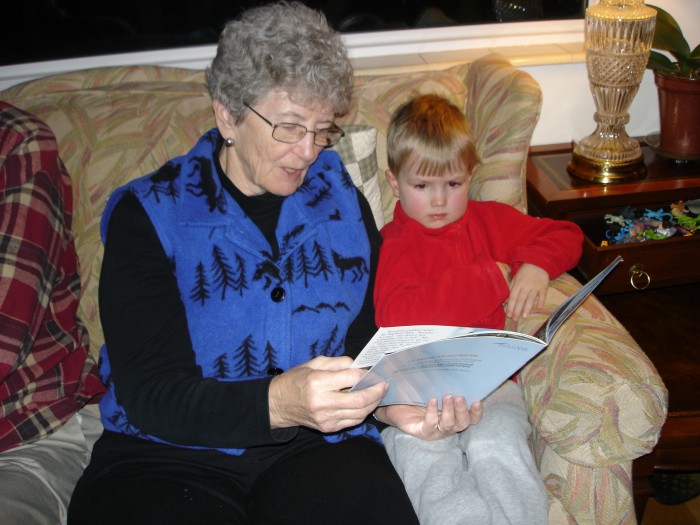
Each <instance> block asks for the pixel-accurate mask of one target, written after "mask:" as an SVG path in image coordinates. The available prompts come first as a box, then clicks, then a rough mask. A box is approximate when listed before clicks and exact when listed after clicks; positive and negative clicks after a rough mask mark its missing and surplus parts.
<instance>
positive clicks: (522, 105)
mask: <svg viewBox="0 0 700 525" xmlns="http://www.w3.org/2000/svg"><path fill="white" fill-rule="evenodd" d="M464 83H465V84H466V86H467V100H466V105H465V108H464V110H465V113H466V115H467V117H468V118H469V120H470V122H471V124H472V129H473V131H474V141H475V144H476V149H477V152H478V153H479V156H480V157H481V164H480V165H479V167H478V168H477V171H476V173H475V174H474V177H473V178H472V181H471V183H470V188H469V189H470V197H471V198H472V199H475V200H480V201H487V200H495V201H499V202H504V203H506V204H510V205H511V206H514V207H515V208H517V209H518V210H520V211H522V212H526V211H527V209H526V208H527V201H526V197H525V195H526V192H525V168H526V165H527V154H528V149H529V146H530V139H531V138H532V133H533V132H534V130H535V125H536V124H537V120H538V119H539V116H540V110H541V107H542V91H541V90H540V86H539V84H538V83H537V81H535V79H533V78H532V77H531V76H530V75H529V74H528V73H526V72H524V71H521V70H519V69H517V68H515V67H513V66H512V65H511V63H510V62H509V61H508V59H506V58H504V57H502V56H500V55H497V54H491V55H486V56H484V57H482V58H479V59H478V60H475V61H474V62H472V63H471V64H470V65H469V70H468V72H467V75H466V76H465V78H464Z"/></svg>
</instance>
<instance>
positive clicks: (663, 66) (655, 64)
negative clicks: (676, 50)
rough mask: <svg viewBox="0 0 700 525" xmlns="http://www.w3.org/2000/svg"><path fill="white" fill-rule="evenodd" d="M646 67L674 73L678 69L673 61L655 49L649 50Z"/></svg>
mask: <svg viewBox="0 0 700 525" xmlns="http://www.w3.org/2000/svg"><path fill="white" fill-rule="evenodd" d="M647 69H653V70H654V71H660V72H662V73H676V72H677V71H678V67H677V66H676V64H675V63H674V62H672V61H671V60H670V59H669V58H668V57H667V56H666V55H663V54H661V53H659V52H657V51H651V52H650V53H649V61H648V62H647Z"/></svg>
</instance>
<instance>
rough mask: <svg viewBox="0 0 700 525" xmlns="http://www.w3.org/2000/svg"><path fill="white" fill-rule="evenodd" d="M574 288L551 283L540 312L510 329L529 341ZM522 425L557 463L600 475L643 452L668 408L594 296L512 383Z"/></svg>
mask: <svg viewBox="0 0 700 525" xmlns="http://www.w3.org/2000/svg"><path fill="white" fill-rule="evenodd" d="M579 287H580V284H579V283H578V282H577V281H576V280H575V279H574V278H573V277H571V276H569V275H568V274H565V275H563V276H561V277H560V278H558V279H557V280H555V281H554V282H553V283H552V285H551V286H550V289H549V292H548V294H547V301H546V302H547V304H546V307H545V312H543V313H538V314H533V315H531V316H529V317H528V319H525V320H523V321H521V322H520V323H519V324H518V328H517V329H518V330H519V331H524V332H528V333H533V332H534V331H535V330H536V329H537V327H538V326H539V325H540V324H541V323H542V322H543V321H544V320H545V319H546V317H547V315H548V313H549V312H551V311H552V310H553V309H554V308H556V306H557V305H558V304H560V303H561V302H562V301H563V300H564V299H565V298H566V297H568V296H570V295H571V294H572V293H573V292H574V291H575V290H576V289H577V288H579ZM518 377H519V380H520V382H521V384H522V385H523V388H524V391H525V398H526V401H527V403H528V406H529V410H530V418H531V421H532V424H533V425H534V427H535V429H536V430H537V432H538V433H539V435H540V436H541V438H542V439H544V440H545V441H546V442H547V444H548V445H549V446H551V447H552V449H553V450H554V451H555V452H556V453H557V454H558V455H559V456H561V457H562V458H564V459H566V460H567V461H570V462H572V463H576V464H579V465H583V466H590V467H607V466H610V465H615V464H620V463H624V462H626V461H630V460H632V459H634V458H636V457H639V456H641V455H643V454H646V453H648V452H650V451H651V449H652V448H653V447H654V445H655V444H656V442H657V441H658V438H659V434H660V431H661V426H662V425H663V423H664V421H665V418H666V412H667V407H668V392H667V390H666V387H665V386H664V384H663V381H662V380H661V377H660V376H659V374H658V372H657V371H656V368H655V367H654V365H653V364H652V363H651V361H649V359H648V358H647V356H646V355H645V354H644V352H643V351H642V350H641V348H640V347H639V346H638V345H637V343H636V342H635V341H634V340H633V339H632V337H631V336H630V335H629V333H628V332H627V331H626V330H625V329H624V328H623V327H622V325H621V324H620V323H619V322H618V321H617V320H616V319H615V318H614V317H613V316H612V314H611V313H610V312H609V311H608V310H607V309H606V308H605V307H604V306H603V305H602V304H601V303H600V301H598V299H597V298H595V297H594V296H590V297H588V298H587V299H586V300H585V301H584V303H583V304H582V305H581V306H580V307H579V308H578V309H577V310H576V311H575V312H574V313H573V314H572V315H571V317H570V318H569V319H568V320H567V321H566V322H565V323H564V324H563V325H562V326H561V328H560V329H559V331H558V332H557V334H556V335H555V337H554V338H553V340H552V342H551V343H550V345H549V346H548V347H547V348H546V349H545V350H544V351H543V352H542V353H541V354H540V355H539V356H537V357H536V358H535V359H534V360H533V361H531V362H530V363H529V364H528V365H527V366H526V367H525V368H523V370H521V372H520V373H519V375H518Z"/></svg>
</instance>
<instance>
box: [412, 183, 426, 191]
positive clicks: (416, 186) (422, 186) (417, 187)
mask: <svg viewBox="0 0 700 525" xmlns="http://www.w3.org/2000/svg"><path fill="white" fill-rule="evenodd" d="M413 187H414V188H416V189H417V190H422V189H425V184H414V185H413Z"/></svg>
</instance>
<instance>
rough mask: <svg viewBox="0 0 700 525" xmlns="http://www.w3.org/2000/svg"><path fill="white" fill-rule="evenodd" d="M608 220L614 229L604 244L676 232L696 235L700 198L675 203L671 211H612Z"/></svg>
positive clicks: (657, 236)
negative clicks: (617, 212) (613, 212)
mask: <svg viewBox="0 0 700 525" xmlns="http://www.w3.org/2000/svg"><path fill="white" fill-rule="evenodd" d="M604 219H605V222H606V223H607V224H609V225H610V228H609V229H608V230H607V231H606V233H605V237H606V239H604V240H603V241H602V242H601V246H608V245H610V244H627V243H634V242H644V241H650V240H659V239H667V238H668V237H672V236H674V235H676V234H680V235H693V234H694V233H695V232H696V231H698V230H699V229H700V199H694V200H691V201H687V202H683V201H678V202H675V203H672V204H671V205H670V211H665V210H663V209H658V210H650V209H645V210H644V211H641V210H636V209H634V208H632V207H630V206H627V207H625V208H623V209H622V210H621V211H620V213H619V214H618V215H614V214H611V213H608V214H606V215H605V217H604Z"/></svg>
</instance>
